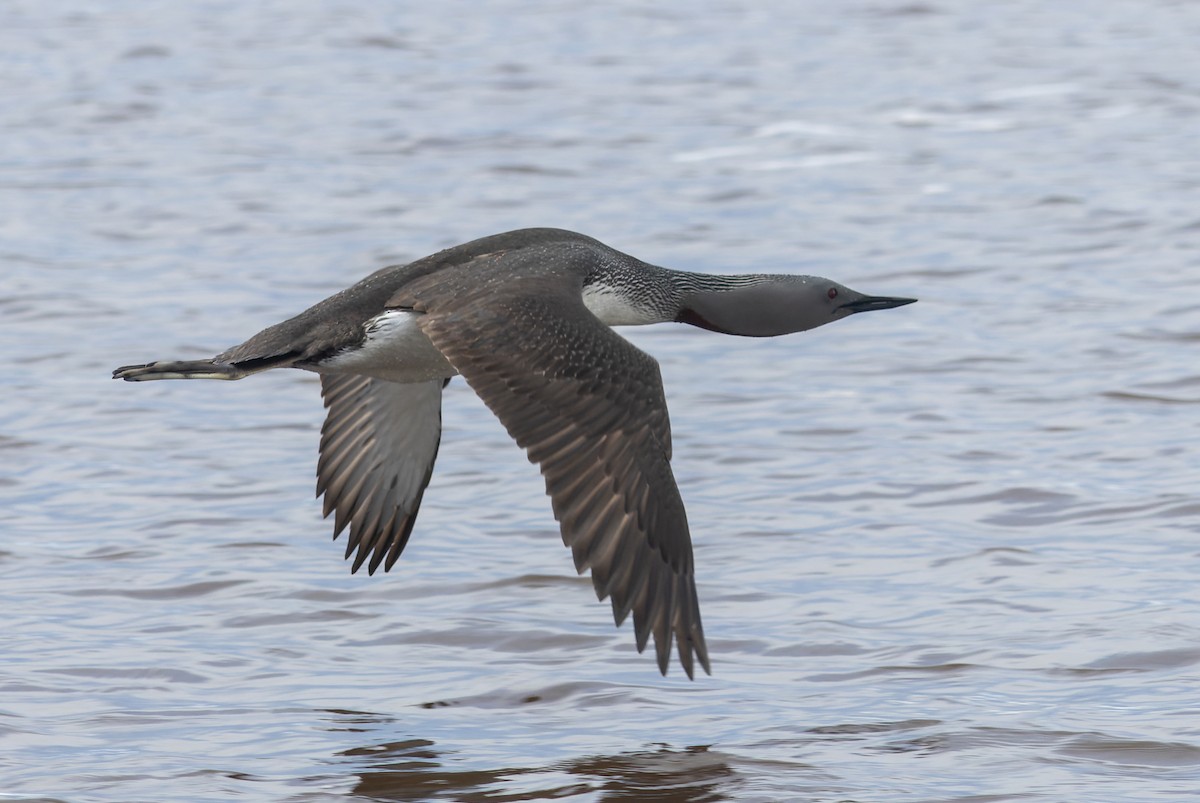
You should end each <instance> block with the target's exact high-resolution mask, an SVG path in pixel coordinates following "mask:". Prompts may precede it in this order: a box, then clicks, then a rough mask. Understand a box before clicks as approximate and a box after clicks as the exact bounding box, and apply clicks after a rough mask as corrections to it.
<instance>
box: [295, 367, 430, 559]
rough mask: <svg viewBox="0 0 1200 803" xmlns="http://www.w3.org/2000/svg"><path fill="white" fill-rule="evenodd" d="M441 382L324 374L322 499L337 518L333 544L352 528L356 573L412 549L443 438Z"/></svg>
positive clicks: (319, 472) (319, 483) (319, 488)
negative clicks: (408, 546) (410, 539)
mask: <svg viewBox="0 0 1200 803" xmlns="http://www.w3.org/2000/svg"><path fill="white" fill-rule="evenodd" d="M443 384H444V383H443V381H442V380H440V379H439V380H436V381H433V382H419V383H414V384H400V383H398V382H386V381H384V380H381V379H372V378H370V377H366V376H353V375H348V374H345V375H343V374H322V375H321V395H322V396H324V398H325V406H326V407H327V408H329V412H328V414H327V415H326V417H325V424H324V425H323V426H322V427H321V457H320V459H319V460H318V461H317V496H320V495H321V494H325V504H324V515H325V516H328V515H329V514H330V513H334V520H333V521H334V524H333V537H334V538H337V537H338V534H340V533H341V532H342V530H344V529H345V528H346V526H347V525H349V527H350V535H349V537H348V539H347V542H346V557H347V558H349V557H350V554H351V553H352V552H354V551H355V550H356V549H357V550H358V554H356V555H355V557H354V565H353V567H352V569H351V571H354V572H357V571H358V569H359V567H361V566H362V565H363V563H364V562H365V561H366V560H367V558H368V556H369V557H370V562H369V563H368V564H367V572H368V573H369V574H374V573H375V570H376V569H378V568H379V565H380V564H381V563H382V564H383V569H384V571H387V570H389V569H391V568H392V564H394V563H395V562H396V558H398V557H400V553H401V552H402V551H403V550H404V545H405V544H407V543H408V536H409V535H410V534H411V533H412V528H413V523H414V522H415V521H416V518H417V510H418V508H420V506H421V497H422V496H423V495H424V493H425V486H427V485H428V484H429V477H430V475H431V474H432V473H433V463H434V460H435V459H436V458H437V452H438V444H439V442H440V441H441V436H442V387H443Z"/></svg>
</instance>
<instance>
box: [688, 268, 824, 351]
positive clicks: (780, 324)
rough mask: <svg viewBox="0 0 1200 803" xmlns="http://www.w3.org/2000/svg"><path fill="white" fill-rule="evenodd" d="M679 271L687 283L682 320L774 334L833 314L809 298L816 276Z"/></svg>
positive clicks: (753, 334)
mask: <svg viewBox="0 0 1200 803" xmlns="http://www.w3.org/2000/svg"><path fill="white" fill-rule="evenodd" d="M676 276H678V277H680V279H679V284H680V285H681V286H682V288H683V289H682V292H681V294H680V296H679V309H678V311H677V313H676V315H675V318H674V320H676V321H678V322H680V323H689V324H691V325H693V326H699V327H701V328H703V329H710V330H712V331H714V332H723V333H725V334H727V335H743V336H746V337H775V336H776V335H786V334H790V333H792V332H802V331H804V330H806V329H812V328H814V327H817V326H820V325H821V324H824V323H829V322H830V321H831V320H833V318H832V317H831V311H830V310H829V309H828V308H826V307H825V305H820V306H819V307H813V306H812V305H811V304H810V303H809V297H810V296H811V295H812V294H813V290H814V289H815V288H814V287H813V283H814V281H815V280H814V278H813V277H811V276H787V275H772V274H747V275H740V276H709V275H704V274H695V273H691V274H689V273H677V274H676Z"/></svg>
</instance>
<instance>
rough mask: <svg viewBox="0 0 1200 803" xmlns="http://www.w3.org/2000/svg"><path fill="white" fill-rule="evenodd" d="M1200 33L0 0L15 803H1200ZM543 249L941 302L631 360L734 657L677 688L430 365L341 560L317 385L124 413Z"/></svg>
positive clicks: (7, 573) (1019, 9)
mask: <svg viewBox="0 0 1200 803" xmlns="http://www.w3.org/2000/svg"><path fill="white" fill-rule="evenodd" d="M1198 41H1200V9H1198V8H1197V6H1196V5H1195V4H1191V3H1177V2H1167V1H1166V0H1160V1H1156V2H1151V1H1150V0H1127V1H1122V0H1106V1H1101V2H1092V3H1078V4H1076V3H1056V4H1049V3H1037V2H1013V3H1003V4H996V3H973V2H965V0H963V1H953V0H934V2H930V3H909V2H899V0H882V2H877V1H875V0H872V2H857V1H855V2H846V3H837V4H835V3H818V2H793V1H792V0H787V1H786V2H785V1H784V0H767V1H766V2H755V3H749V2H746V3H739V2H733V1H732V0H699V2H686V3H685V2H675V1H672V2H659V3H642V2H633V1H632V0H626V1H624V2H613V3H589V2H582V1H581V0H561V1H560V2H554V3H541V2H527V1H523V0H497V1H496V2H489V3H475V2H465V1H464V0H445V2H440V3H388V4H383V3H375V4H365V3H355V2H348V1H343V2H316V1H315V0H308V1H307V2H298V1H297V0H287V2H283V0H272V1H271V2H264V3H253V4H241V3H230V2H217V1H216V0H213V1H212V2H202V1H201V0H193V1H192V2H175V3H166V2H161V3H145V2H131V1H130V0H112V2H107V3H102V4H89V3H46V2H44V0H7V2H5V3H3V4H0V54H3V55H2V56H0V365H2V370H0V608H2V610H3V625H2V626H0V656H2V657H0V797H3V798H4V799H5V800H12V799H18V800H19V799H38V800H55V801H72V802H74V801H122V803H128V802H129V801H156V803H164V802H170V801H208V800H288V801H304V802H305V803H310V802H313V801H334V800H363V801H365V800H405V801H412V800H441V801H520V800H542V799H555V800H571V801H644V800H658V801H719V800H740V801H773V800H813V801H851V800H853V801H933V800H938V801H949V800H956V801H967V800H970V801H1025V800H1039V801H1040V800H1046V801H1098V800H1103V801H1139V802H1141V801H1157V800H1174V799H1192V798H1193V797H1194V796H1195V795H1196V792H1197V789H1198V788H1200V592H1198V591H1197V588H1198V584H1200V547H1198V541H1200V498H1198V496H1197V480H1198V479H1200V466H1198V463H1197V453H1198V447H1200V360H1198V359H1197V357H1198V349H1200V204H1198V203H1197V200H1198V198H1200V149H1198V148H1197V143H1198V142H1200V137H1198V135H1200V49H1198V48H1197V46H1196V43H1197V42H1198ZM530 225H549V226H563V227H567V228H573V229H577V230H580V231H583V232H585V233H588V234H591V235H593V236H596V237H599V238H600V239H602V240H604V241H606V242H608V243H610V244H611V245H613V246H615V247H617V248H620V249H622V250H625V251H628V252H630V253H632V254H635V255H637V256H639V257H641V258H643V259H646V260H648V261H652V262H656V263H658V264H663V265H668V266H671V267H676V268H685V269H693V270H705V271H725V272H737V271H762V270H768V271H788V272H798V273H817V274H822V275H827V276H830V277H833V278H836V279H838V280H840V281H843V282H845V283H847V284H849V285H850V286H852V287H855V288H858V289H861V290H864V291H868V292H873V293H880V294H894V295H915V296H918V297H920V299H921V301H920V303H919V304H916V305H914V306H910V307H905V308H903V309H899V310H893V311H889V312H880V313H874V314H872V315H869V316H861V317H860V318H857V319H852V320H849V321H845V322H840V323H838V324H835V325H833V326H828V327H825V328H823V329H820V330H817V331H814V332H810V333H806V334H801V335H796V336H791V337H786V338H779V339H774V340H767V341H760V340H749V339H747V340H742V339H734V338H728V337H722V336H719V335H714V334H711V333H707V332H703V331H700V330H696V329H692V328H689V327H675V326H662V327H655V328H647V329H640V330H625V331H626V334H627V335H628V336H629V338H630V339H631V340H633V341H634V342H635V343H637V344H638V345H639V346H641V347H642V348H644V349H646V350H648V351H650V352H651V353H653V354H654V355H655V356H656V357H657V358H658V359H659V360H660V362H661V363H662V368H663V374H664V377H665V381H666V385H667V394H668V398H669V402H670V405H671V412H672V421H673V424H674V431H675V442H676V448H675V468H676V473H677V476H678V479H679V482H680V486H681V488H682V492H683V495H684V498H685V500H686V502H687V504H688V509H689V515H690V519H691V522H692V529H693V536H694V540H695V544H696V546H695V550H696V562H697V575H698V582H699V588H700V594H701V601H702V606H703V614H704V621H705V628H706V632H707V634H708V637H709V645H710V649H711V651H712V655H713V668H714V675H713V676H712V677H711V678H710V677H701V678H698V679H697V680H696V681H695V682H689V681H687V680H686V679H685V678H684V677H683V675H682V673H681V672H679V671H678V669H677V668H674V669H673V671H672V673H671V674H670V675H669V676H668V677H667V678H665V679H663V678H660V677H659V675H658V673H657V672H656V670H655V667H654V662H653V660H652V658H651V657H650V656H648V655H641V656H639V655H638V654H637V653H636V652H635V650H634V646H633V637H632V634H631V632H630V629H629V627H628V626H627V627H625V628H623V629H621V630H615V629H614V628H613V627H612V621H611V616H610V614H609V611H608V609H607V605H606V604H601V603H598V602H597V601H596V600H595V599H594V596H593V594H592V591H591V586H590V582H589V581H588V580H587V579H586V578H579V577H576V576H575V574H574V572H573V570H572V567H571V562H570V556H569V553H568V552H567V551H566V550H565V549H564V548H563V547H562V545H561V543H560V541H559V537H558V535H557V532H556V530H555V526H554V523H553V521H552V519H551V516H550V508H549V504H548V501H547V500H546V498H545V496H544V495H543V491H542V487H541V484H540V479H539V477H538V475H537V473H536V471H535V469H534V468H533V467H532V466H531V465H529V464H528V463H527V462H526V461H525V459H524V457H523V455H522V454H521V452H520V451H519V450H518V449H517V448H516V447H514V446H513V445H512V444H511V443H510V442H509V440H508V438H507V436H506V435H505V434H504V432H503V430H502V428H501V427H500V425H499V424H498V423H497V422H495V421H494V420H493V419H492V417H491V416H490V414H489V413H488V412H487V410H486V409H485V408H484V407H483V406H482V405H481V404H480V403H479V402H478V401H477V400H476V399H475V398H474V397H473V396H472V394H471V393H470V391H469V390H468V389H467V388H466V387H465V386H464V385H463V384H462V383H460V382H456V383H454V384H452V385H451V388H450V390H449V391H448V394H447V399H446V406H445V422H446V436H445V439H444V442H443V447H442V452H441V459H440V463H439V466H438V471H437V473H436V475H435V477H434V480H433V484H432V485H431V486H430V489H429V492H428V494H427V496H426V501H425V505H424V509H423V510H422V513H421V519H420V522H419V525H418V529H417V532H416V533H415V534H414V536H413V539H412V542H411V544H410V546H409V548H408V550H407V551H406V553H405V554H404V556H403V558H402V559H401V561H400V563H399V564H398V565H397V567H396V568H395V569H394V570H393V571H392V572H391V574H390V575H386V576H382V575H381V576H376V577H373V578H369V577H365V576H351V575H350V573H349V569H348V566H347V564H345V563H344V562H343V561H342V560H341V549H342V547H341V544H340V543H337V544H333V543H330V541H329V534H330V526H329V524H328V523H327V522H323V521H322V520H321V519H320V510H319V505H318V504H317V503H316V502H315V501H314V500H313V499H312V486H313V476H312V475H313V471H314V467H315V461H316V441H317V435H318V428H319V425H320V421H321V413H322V407H321V402H320V398H319V394H318V391H317V387H316V385H315V384H314V379H313V377H311V376H309V375H301V374H299V373H298V372H297V373H295V374H290V373H279V374H278V375H269V374H268V375H263V376H259V377H255V378H253V379H252V380H248V381H245V382H239V383H204V382H192V383H166V382H164V383H154V384H147V385H130V384H126V383H119V382H113V381H111V380H110V379H109V378H108V375H109V371H110V370H111V369H112V368H113V367H115V366H117V365H122V364H126V363H131V362H141V361H145V360H149V359H156V358H187V357H201V356H209V355H211V354H213V353H215V352H217V351H220V350H222V349H224V348H226V347H227V346H230V345H232V344H234V343H237V342H239V341H241V340H242V339H244V338H245V337H246V336H248V335H250V334H252V333H254V332H255V331H257V330H258V329H260V328H262V327H263V326H265V325H267V324H270V323H273V322H275V321H277V320H279V319H281V318H283V317H286V316H289V315H291V314H293V313H295V312H298V311H299V310H301V309H303V308H304V307H306V306H307V305H308V304H310V303H312V302H314V301H316V300H318V299H320V298H322V297H324V296H325V295H327V294H329V293H331V292H333V291H336V290H338V289H340V288H341V287H343V286H345V285H348V284H350V283H351V282H353V281H354V280H356V279H358V278H360V277H361V276H363V275H365V274H366V273H368V272H369V271H371V270H373V269H375V268H377V267H379V266H381V265H385V264H390V263H396V262H404V261H407V260H410V259H413V258H416V257H419V256H422V255H424V254H426V253H429V252H431V251H434V250H437V249H438V248H441V247H444V246H446V245H450V244H453V243H456V242H460V241H464V240H468V239H471V238H474V237H476V236H480V235H483V234H489V233H492V232H497V231H503V230H506V229H510V228H517V227H521V226H530Z"/></svg>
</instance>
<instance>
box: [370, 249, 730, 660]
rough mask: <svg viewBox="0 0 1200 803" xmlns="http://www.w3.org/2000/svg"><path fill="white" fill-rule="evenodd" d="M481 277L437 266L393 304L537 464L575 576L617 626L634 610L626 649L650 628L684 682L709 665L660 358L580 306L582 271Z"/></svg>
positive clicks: (495, 272) (494, 272)
mask: <svg viewBox="0 0 1200 803" xmlns="http://www.w3.org/2000/svg"><path fill="white" fill-rule="evenodd" d="M502 256H503V255H497V257H502ZM556 267H561V265H558V266H556ZM489 273H490V276H488V277H487V278H484V277H480V276H479V275H478V272H475V274H474V275H472V272H471V271H470V270H469V266H467V267H466V268H464V269H463V270H461V271H456V270H448V271H442V272H439V273H438V274H437V275H436V276H433V277H429V279H427V280H426V281H423V282H418V283H414V284H413V285H412V286H410V287H406V288H404V289H403V290H401V291H400V292H398V293H397V294H396V296H394V297H393V299H392V301H391V304H392V305H394V306H403V307H405V308H412V309H416V310H417V311H420V312H424V313H425V314H424V315H422V316H421V317H420V319H419V325H420V326H421V328H422V330H423V331H424V332H425V333H426V335H428V336H429V338H430V340H432V341H433V343H434V345H435V346H437V348H438V349H439V350H440V351H441V352H442V353H443V354H444V355H445V357H446V358H447V359H448V360H449V361H450V362H451V364H453V365H454V367H455V368H456V369H457V370H458V372H459V373H460V374H462V376H463V377H464V378H465V379H466V381H467V383H468V384H470V386H471V387H472V388H473V389H474V390H475V392H476V393H478V394H479V396H480V397H481V398H482V399H483V401H484V403H486V404H487V406H488V407H489V408H491V410H492V412H494V413H495V414H496V416H497V417H498V418H499V419H500V421H501V422H502V423H503V424H504V426H505V427H506V428H507V429H508V431H509V433H510V434H511V435H512V437H513V438H514V439H515V440H516V442H517V443H518V444H519V445H520V446H522V447H524V448H525V449H526V450H527V451H528V453H529V459H530V460H531V461H533V462H536V463H538V464H540V467H541V471H542V474H543V475H544V476H545V480H546V491H547V493H548V494H549V495H550V499H551V503H552V505H553V508H554V515H555V518H557V519H558V521H559V523H560V525H561V529H562V537H563V542H564V543H565V544H566V545H567V546H569V547H570V548H571V551H572V554H573V555H574V558H575V567H576V569H577V570H578V571H579V572H580V573H582V572H583V571H584V570H586V569H588V568H590V569H591V570H592V583H593V585H594V586H595V589H596V594H597V596H598V597H599V598H600V599H604V598H606V597H611V598H612V607H613V617H614V619H615V620H616V622H617V624H618V625H619V624H620V623H621V622H622V621H623V620H624V619H625V617H626V616H627V615H628V614H629V613H630V612H632V613H633V621H634V630H635V633H636V639H637V647H638V650H639V651H641V650H642V649H644V648H645V646H646V643H647V640H648V638H649V636H650V634H651V633H653V635H654V643H655V650H656V653H657V658H658V666H659V669H660V671H662V672H663V674H666V671H667V664H668V661H669V658H670V653H671V643H672V640H674V641H675V642H676V644H677V645H678V651H679V659H680V663H681V664H682V665H683V668H684V670H685V671H686V672H687V674H688V677H691V676H692V671H693V657H694V658H695V659H698V660H699V662H700V665H701V666H702V667H704V670H705V671H706V672H707V671H710V670H709V662H708V652H707V648H706V646H705V643H704V633H703V630H702V628H701V623H700V607H699V603H698V601H697V597H696V584H695V579H694V576H693V568H692V543H691V538H690V536H689V534H688V525H687V517H686V515H685V513H684V508H683V501H682V499H681V498H680V496H679V490H678V488H677V487H676V485H675V479H674V476H673V475H672V473H671V466H670V456H671V444H670V424H669V422H668V419H667V407H666V400H665V398H664V396H663V389H662V379H661V377H660V375H659V370H658V363H656V362H655V361H654V359H653V358H652V357H650V356H649V355H647V354H645V353H644V352H642V351H639V350H638V349H637V348H635V347H634V346H633V345H632V344H630V343H629V342H628V341H626V340H625V339H624V338H622V337H620V336H618V335H617V334H616V333H615V332H613V331H612V330H611V329H610V328H608V327H607V326H605V325H604V324H602V323H601V322H600V321H599V320H598V319H597V318H595V317H594V316H593V315H592V314H591V313H590V312H589V311H588V309H587V307H585V306H584V304H583V301H582V298H581V295H580V289H581V287H582V276H581V275H576V274H574V273H566V274H564V273H562V272H561V271H558V272H554V271H549V272H537V271H534V273H533V275H528V276H525V275H521V274H520V273H519V272H518V275H514V273H513V272H512V271H506V270H500V269H497V268H496V267H495V266H492V267H491V270H490V271H489ZM497 277H501V280H499V281H497V280H496V279H497ZM672 636H673V637H674V638H672Z"/></svg>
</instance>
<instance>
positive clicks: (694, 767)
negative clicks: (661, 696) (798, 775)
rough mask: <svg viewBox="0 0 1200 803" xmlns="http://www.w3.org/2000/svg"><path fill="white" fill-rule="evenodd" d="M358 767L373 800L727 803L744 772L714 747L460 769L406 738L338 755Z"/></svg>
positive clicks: (360, 789)
mask: <svg viewBox="0 0 1200 803" xmlns="http://www.w3.org/2000/svg"><path fill="white" fill-rule="evenodd" d="M338 755H339V757H340V758H343V759H348V760H350V761H352V762H353V763H354V764H357V765H358V766H357V767H356V769H355V770H354V772H355V773H356V774H358V776H359V780H358V782H357V783H356V784H355V785H354V788H353V792H354V794H357V795H361V796H363V797H369V798H371V799H373V800H403V801H415V800H430V799H441V800H455V801H461V802H462V803H474V802H475V801H489V802H494V801H497V800H505V801H517V800H547V799H558V798H566V797H570V796H574V795H581V794H589V793H591V794H599V797H598V798H594V799H598V800H603V801H610V802H611V803H622V802H623V801H628V802H629V803H633V802H634V801H658V802H659V803H703V801H716V800H725V799H727V796H728V794H727V793H729V792H730V790H731V789H732V788H734V787H735V786H736V785H737V782H738V775H737V773H735V772H734V770H733V768H732V767H730V765H729V763H728V761H727V760H726V759H725V758H723V757H722V756H721V755H720V754H718V753H714V752H710V751H709V749H708V748H707V747H706V746H694V747H687V748H683V749H676V748H672V747H669V746H666V745H663V746H660V747H658V748H656V749H653V750H639V751H633V752H629V753H618V754H615V755H605V756H587V757H582V758H579V759H575V760H571V761H564V762H559V763H554V764H550V765H548V766H544V767H522V766H509V767H499V768H495V769H454V768H453V763H454V760H455V757H454V756H452V755H451V754H448V753H443V752H441V751H439V750H438V749H437V748H436V746H435V745H434V743H433V742H432V741H430V740H428V739H405V740H401V741H394V742H381V743H378V744H372V745H368V746H364V747H358V748H353V749H350V750H346V751H343V752H342V753H340V754H338Z"/></svg>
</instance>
